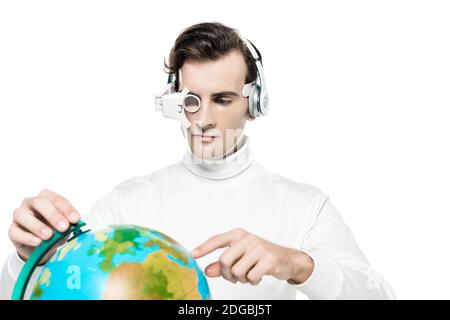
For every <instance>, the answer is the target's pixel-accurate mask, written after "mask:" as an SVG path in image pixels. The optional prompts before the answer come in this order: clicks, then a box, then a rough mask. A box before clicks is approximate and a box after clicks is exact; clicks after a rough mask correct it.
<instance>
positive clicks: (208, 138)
mask: <svg viewBox="0 0 450 320" xmlns="http://www.w3.org/2000/svg"><path fill="white" fill-rule="evenodd" d="M192 136H194V137H197V138H199V139H201V140H202V141H203V142H207V141H213V140H214V139H215V138H217V136H208V135H202V134H193V135H192Z"/></svg>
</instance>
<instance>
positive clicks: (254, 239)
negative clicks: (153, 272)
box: [191, 228, 314, 285]
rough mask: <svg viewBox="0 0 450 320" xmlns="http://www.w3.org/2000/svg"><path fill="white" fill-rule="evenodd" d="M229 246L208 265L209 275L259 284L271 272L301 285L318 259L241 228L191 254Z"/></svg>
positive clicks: (198, 255)
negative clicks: (216, 259)
mask: <svg viewBox="0 0 450 320" xmlns="http://www.w3.org/2000/svg"><path fill="white" fill-rule="evenodd" d="M226 246H228V247H229V248H228V249H227V250H225V251H224V252H223V253H222V254H221V255H220V257H219V261H216V262H214V263H212V264H210V265H208V266H207V267H206V269H205V273H206V275H207V276H209V277H220V276H222V277H224V278H225V279H227V280H229V281H231V282H233V283H236V282H237V281H239V282H242V283H250V284H252V285H257V284H258V283H259V282H260V281H261V280H262V277H263V276H264V275H271V276H273V277H275V278H277V279H280V280H287V281H288V282H289V283H291V284H300V283H303V282H305V281H306V280H307V279H308V278H309V276H310V275H311V273H312V271H313V269H314V262H313V260H312V259H311V257H309V256H308V255H307V254H306V253H304V252H302V251H300V250H295V249H293V248H287V247H283V246H279V245H277V244H274V243H272V242H269V241H267V240H264V239H262V238H260V237H258V236H256V235H254V234H251V233H249V232H247V231H245V230H244V229H241V228H238V229H234V230H232V231H229V232H225V233H222V234H218V235H216V236H213V237H211V238H209V239H208V240H207V241H205V242H204V243H202V244H201V245H199V246H198V247H197V248H196V249H194V250H192V252H191V254H192V256H193V257H194V258H200V257H202V256H204V255H206V254H208V253H211V252H213V251H215V250H216V249H218V248H224V247H226Z"/></svg>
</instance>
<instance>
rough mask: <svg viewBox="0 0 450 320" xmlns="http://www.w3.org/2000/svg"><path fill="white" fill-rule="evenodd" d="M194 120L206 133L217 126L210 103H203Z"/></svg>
mask: <svg viewBox="0 0 450 320" xmlns="http://www.w3.org/2000/svg"><path fill="white" fill-rule="evenodd" d="M195 115H196V117H195V119H194V121H195V124H196V126H197V128H198V129H201V130H202V131H206V130H208V129H210V128H213V127H215V126H216V119H215V116H214V112H213V110H212V108H211V106H210V105H209V103H208V102H203V101H202V103H201V105H200V109H199V110H198V111H197V112H196V113H195Z"/></svg>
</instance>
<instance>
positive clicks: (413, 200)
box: [0, 0, 450, 299]
mask: <svg viewBox="0 0 450 320" xmlns="http://www.w3.org/2000/svg"><path fill="white" fill-rule="evenodd" d="M449 16H450V6H449V3H448V2H446V1H308V2H300V1H292V2H288V1H286V2H280V1H278V2H273V1H272V2H270V3H269V2H267V3H262V2H261V1H241V0H240V1H229V0H227V1H223V2H221V3H219V2H211V1H174V0H172V1H159V2H156V1H111V0H109V1H92V0H89V1H80V0H79V1H70V2H69V1H17V0H15V1H1V2H0V260H1V262H3V261H4V259H5V258H6V256H7V254H8V253H9V252H10V251H11V250H12V249H13V246H12V245H11V243H10V241H9V239H8V236H7V229H8V226H9V224H10V221H11V217H12V212H13V211H14V209H15V208H16V207H18V206H19V205H20V202H21V201H22V199H23V198H24V197H27V196H33V195H35V194H36V193H38V192H39V190H41V189H42V188H49V189H51V190H54V191H57V192H59V193H61V194H63V195H65V196H66V197H67V198H69V200H71V201H72V203H73V204H75V206H76V207H77V208H78V209H79V211H80V212H82V213H86V212H87V210H88V209H89V208H90V206H91V205H92V204H93V202H94V201H95V200H97V199H99V198H100V197H102V196H103V195H104V194H105V193H106V192H108V191H109V190H110V189H111V188H112V187H114V186H115V185H116V184H118V183H119V182H121V181H123V180H125V179H128V178H130V177H133V176H136V175H143V174H148V173H151V172H153V171H155V170H157V169H160V168H162V167H165V166H167V165H169V164H172V163H173V162H175V161H178V160H180V159H181V157H182V155H183V153H184V151H185V147H184V144H183V139H182V136H181V133H180V130H179V126H178V124H177V123H176V122H175V121H171V120H168V119H165V118H163V117H162V116H161V115H160V114H158V113H156V112H155V111H154V106H153V95H154V93H156V92H159V91H160V90H161V89H162V88H163V87H164V84H165V81H166V76H165V74H164V72H163V69H162V65H163V59H164V57H165V56H167V54H168V52H169V50H170V48H171V46H172V44H173V41H174V40H175V38H176V37H177V35H178V34H179V33H180V32H181V31H182V29H183V28H186V27H188V26H189V25H191V24H194V23H198V22H204V21H219V22H222V23H224V24H226V25H229V26H231V27H234V28H237V29H239V30H240V31H241V33H242V34H243V35H245V36H246V37H248V38H249V39H250V40H251V41H252V42H253V43H255V45H256V46H257V47H258V48H259V50H260V51H261V53H262V55H263V61H264V67H265V73H266V79H267V84H268V88H269V90H270V98H271V103H272V104H271V111H270V114H269V116H268V117H267V118H265V119H258V120H256V121H254V122H251V123H249V124H248V127H247V134H248V135H249V136H250V137H251V141H252V142H251V144H252V149H253V152H254V154H255V157H256V159H257V160H258V161H259V162H260V163H262V164H263V165H264V166H266V167H267V168H269V169H272V170H274V171H275V172H277V173H279V174H281V175H282V176H285V177H288V178H290V179H293V180H295V181H298V182H306V183H310V184H313V185H315V186H317V187H319V188H320V189H322V190H323V191H324V192H325V193H327V194H328V195H329V196H330V198H331V200H332V202H333V203H334V204H335V206H336V207H337V208H338V210H339V211H340V212H341V213H342V215H343V216H344V219H345V220H346V222H347V223H348V224H349V226H350V228H351V229H352V230H353V233H354V234H355V237H356V239H357V241H358V243H359V244H360V246H361V248H362V249H363V251H364V252H365V253H366V255H367V256H368V258H369V260H370V261H371V263H372V265H373V266H374V267H375V268H377V269H378V270H379V271H381V272H382V273H383V274H384V276H385V277H386V278H387V280H388V281H389V282H390V284H391V285H392V287H393V288H394V290H395V291H396V293H397V296H398V298H402V299H422V298H423V299H432V298H438V299H442V298H447V299H449V298H450V292H449V290H448V288H449V285H450V272H449V270H450V250H449V244H450V231H449V228H450V218H449V216H450V203H449V196H450V168H449V165H450V152H449V137H450V126H449V115H450V112H449V108H450V62H449V61H450V60H449V57H450V42H449V39H450V19H449ZM213 215H214V212H211V216H212V217H213ZM205 223H206V222H205Z"/></svg>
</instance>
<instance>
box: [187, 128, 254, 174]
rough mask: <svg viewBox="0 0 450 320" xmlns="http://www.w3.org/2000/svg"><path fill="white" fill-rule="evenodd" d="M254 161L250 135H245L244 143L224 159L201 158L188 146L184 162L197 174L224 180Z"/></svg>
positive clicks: (238, 172)
mask: <svg viewBox="0 0 450 320" xmlns="http://www.w3.org/2000/svg"><path fill="white" fill-rule="evenodd" d="M252 162H253V154H252V152H251V150H250V146H249V137H248V136H246V135H244V143H243V144H242V146H241V147H240V148H239V149H238V150H237V151H236V152H233V153H231V154H229V155H228V156H226V157H225V158H223V159H201V158H199V157H198V156H196V155H195V154H193V153H192V151H191V148H190V146H189V145H188V146H187V150H186V153H185V155H184V157H183V164H184V165H185V166H186V168H187V169H188V170H189V171H191V172H192V173H194V174H195V175H197V176H200V177H204V178H207V179H211V180H223V179H228V178H231V177H234V176H237V175H238V174H240V173H241V172H243V171H244V170H246V169H247V168H248V167H250V165H251V164H252Z"/></svg>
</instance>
